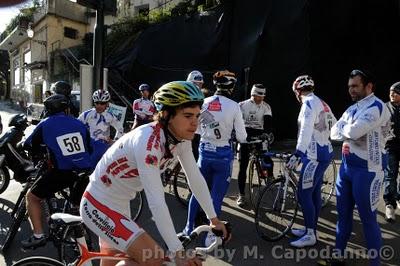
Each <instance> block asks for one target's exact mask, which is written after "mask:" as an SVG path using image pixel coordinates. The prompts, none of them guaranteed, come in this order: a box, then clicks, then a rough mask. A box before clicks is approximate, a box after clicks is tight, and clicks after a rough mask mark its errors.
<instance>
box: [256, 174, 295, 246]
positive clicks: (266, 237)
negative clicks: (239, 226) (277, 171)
mask: <svg viewBox="0 0 400 266" xmlns="http://www.w3.org/2000/svg"><path fill="white" fill-rule="evenodd" d="M277 183H281V184H282V185H283V184H284V183H285V178H278V179H275V180H274V181H272V182H271V183H269V184H267V185H266V187H265V188H264V189H263V190H262V192H261V193H260V196H259V197H258V201H257V206H256V210H255V219H254V222H255V225H256V231H257V233H258V235H259V236H260V237H261V238H262V239H264V240H266V241H269V242H276V241H278V240H280V239H282V238H283V237H284V236H285V235H286V234H287V233H288V232H289V230H290V228H291V227H292V225H293V223H294V221H295V219H296V216H297V212H298V208H299V206H298V200H297V191H296V185H295V184H294V183H293V182H292V181H289V186H290V187H291V189H292V190H293V193H294V199H295V200H294V202H295V208H294V214H293V216H292V217H291V219H290V222H289V224H288V225H287V226H286V227H285V229H284V230H281V232H280V233H278V234H276V236H273V237H271V236H270V235H267V234H265V233H264V232H263V230H261V226H260V217H261V203H262V202H263V198H264V196H266V195H271V194H272V192H270V191H271V190H272V188H273V187H274V186H275V185H276V184H277ZM275 228H276V229H277V227H276V226H275Z"/></svg>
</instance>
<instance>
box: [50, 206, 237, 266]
mask: <svg viewBox="0 0 400 266" xmlns="http://www.w3.org/2000/svg"><path fill="white" fill-rule="evenodd" d="M51 219H53V220H62V221H64V222H65V223H66V224H67V225H68V223H71V224H70V225H68V227H73V226H76V227H78V228H81V226H82V220H81V218H80V217H79V216H73V215H69V214H63V213H55V214H53V215H52V216H51ZM227 230H228V231H230V226H227ZM202 232H212V231H211V227H210V226H208V225H201V226H198V227H196V228H195V229H194V230H193V232H192V233H191V234H190V236H189V237H188V238H187V239H185V240H184V241H183V243H182V244H183V246H184V247H186V246H188V245H189V244H190V243H191V242H192V241H193V240H194V239H196V238H197V237H198V236H199V235H200V233H202ZM76 242H77V244H78V247H79V253H80V257H79V258H78V259H77V260H76V261H75V262H73V263H72V265H74V266H83V265H85V266H92V265H93V264H92V261H93V260H98V259H107V260H116V261H121V260H128V259H132V258H130V257H129V256H128V255H127V254H125V253H118V254H109V253H102V252H94V251H89V249H88V246H87V243H86V239H85V235H84V233H82V234H79V236H78V237H76ZM221 244H222V239H221V237H216V239H215V241H214V242H213V243H212V244H211V245H210V246H209V247H207V248H199V247H197V248H195V250H196V253H198V254H200V255H204V254H206V253H209V252H211V251H212V250H214V249H215V248H217V247H218V246H220V245H221ZM163 260H164V263H163V265H165V266H173V265H175V263H174V261H173V259H170V258H169V257H167V256H166V257H164V258H163Z"/></svg>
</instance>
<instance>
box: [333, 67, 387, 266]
mask: <svg viewBox="0 0 400 266" xmlns="http://www.w3.org/2000/svg"><path fill="white" fill-rule="evenodd" d="M348 87H349V94H350V97H351V99H352V100H353V101H355V102H356V103H355V104H353V105H352V106H350V107H349V108H348V109H347V110H346V111H345V112H344V114H343V115H342V117H341V118H340V119H339V121H338V122H337V123H336V124H335V125H334V126H333V128H332V130H331V138H332V139H333V140H338V141H343V146H342V164H341V166H340V170H339V175H338V179H337V181H336V196H337V212H338V222H337V225H336V246H335V248H336V249H337V251H338V252H340V256H342V257H343V256H344V254H345V253H344V252H345V249H346V246H347V242H348V240H349V238H350V235H351V232H352V224H353V210H354V205H355V204H356V205H357V209H358V212H359V215H360V219H361V222H362V225H363V230H364V237H365V239H366V241H367V248H368V250H369V254H375V255H376V256H374V257H370V258H369V260H370V265H374V266H375V265H380V258H379V252H380V248H381V247H382V238H381V231H380V228H379V224H378V221H377V218H376V212H377V207H378V202H379V199H380V189H381V184H382V180H383V170H384V169H385V165H386V161H387V156H386V154H385V149H384V148H385V143H386V141H387V139H388V137H390V113H389V110H388V108H387V107H386V105H385V104H384V103H383V102H382V101H381V100H380V99H379V98H377V97H376V96H375V95H374V88H375V86H374V80H373V79H372V77H371V75H370V74H367V73H366V72H365V71H361V70H353V71H351V73H350V75H349V81H348ZM331 264H332V265H344V261H343V260H340V259H339V260H337V261H332V263H331Z"/></svg>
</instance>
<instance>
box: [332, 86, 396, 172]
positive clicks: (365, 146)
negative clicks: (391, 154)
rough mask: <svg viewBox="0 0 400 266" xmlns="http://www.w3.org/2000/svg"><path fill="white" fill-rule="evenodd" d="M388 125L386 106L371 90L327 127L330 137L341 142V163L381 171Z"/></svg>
mask: <svg viewBox="0 0 400 266" xmlns="http://www.w3.org/2000/svg"><path fill="white" fill-rule="evenodd" d="M390 124H391V123H390V113H389V110H388V109H387V106H386V105H385V104H384V103H383V102H382V101H381V100H380V99H379V98H377V97H376V96H375V95H374V94H373V93H372V94H371V95H369V96H367V97H365V98H364V99H362V100H360V101H358V102H357V103H355V104H353V105H352V106H350V107H349V108H348V109H347V110H346V111H345V112H344V114H343V115H342V117H341V118H340V119H339V121H338V122H337V123H336V124H335V125H334V126H333V128H332V130H331V138H332V139H333V140H341V141H343V147H342V159H343V163H345V164H347V165H350V166H355V167H360V168H366V169H368V170H369V171H381V170H383V167H384V166H385V164H386V158H385V157H386V154H385V150H384V148H385V144H386V141H387V140H388V138H390V137H391V129H390Z"/></svg>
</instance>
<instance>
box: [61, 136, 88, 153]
mask: <svg viewBox="0 0 400 266" xmlns="http://www.w3.org/2000/svg"><path fill="white" fill-rule="evenodd" d="M56 139H57V143H58V146H59V147H60V149H61V152H62V154H63V155H64V156H68V155H73V154H77V153H81V152H85V145H84V144H83V139H82V135H81V134H80V133H79V132H74V133H69V134H65V135H62V136H59V137H57V138H56Z"/></svg>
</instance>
